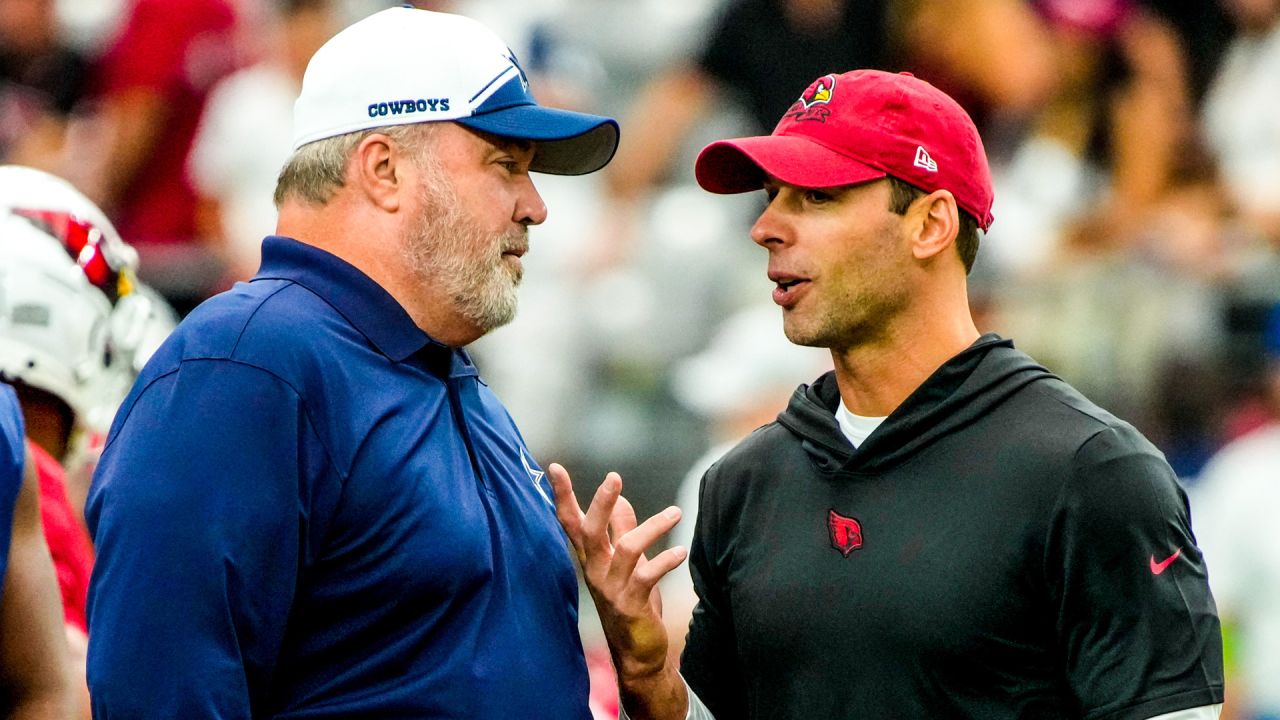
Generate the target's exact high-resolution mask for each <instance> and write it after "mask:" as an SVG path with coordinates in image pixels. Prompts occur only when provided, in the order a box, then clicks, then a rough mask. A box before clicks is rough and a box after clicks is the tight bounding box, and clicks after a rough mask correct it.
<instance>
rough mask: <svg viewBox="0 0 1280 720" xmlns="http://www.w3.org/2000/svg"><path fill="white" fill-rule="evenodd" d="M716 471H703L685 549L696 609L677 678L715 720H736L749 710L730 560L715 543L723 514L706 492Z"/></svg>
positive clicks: (710, 495)
mask: <svg viewBox="0 0 1280 720" xmlns="http://www.w3.org/2000/svg"><path fill="white" fill-rule="evenodd" d="M718 467H719V465H715V466H712V468H711V469H710V470H708V471H707V474H706V475H705V476H704V477H703V479H702V490H701V492H700V493H699V499H698V520H697V523H696V525H695V527H694V536H693V542H692V544H691V546H690V548H689V571H690V573H691V574H692V576H693V587H694V590H695V592H696V593H697V595H698V604H697V605H696V606H695V607H694V609H693V620H692V621H691V622H690V625H689V637H688V641H687V642H686V643H685V647H684V654H683V655H681V658H680V674H681V675H683V676H684V679H685V681H686V682H687V683H688V684H689V687H690V689H692V690H693V691H694V692H695V693H697V695H698V697H699V698H700V699H701V700H702V702H703V703H704V704H705V705H706V707H707V709H708V710H710V711H711V713H712V714H713V715H714V716H715V717H718V718H740V717H747V709H746V697H745V694H744V693H743V691H742V685H741V682H740V681H741V678H742V673H741V671H740V669H739V667H738V653H737V641H736V635H735V633H734V627H733V614H732V609H731V607H730V600H729V590H728V588H729V583H728V578H727V576H726V575H727V573H726V568H727V565H728V557H727V553H725V552H723V551H722V549H721V548H720V547H719V544H718V543H717V537H718V524H719V522H718V521H719V517H720V513H721V508H720V507H719V506H718V504H717V503H716V498H715V493H714V491H712V490H709V489H708V488H709V487H710V488H714V487H715V482H714V475H715V473H716V470H717V468H718Z"/></svg>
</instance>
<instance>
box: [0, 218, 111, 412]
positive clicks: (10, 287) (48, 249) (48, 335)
mask: <svg viewBox="0 0 1280 720" xmlns="http://www.w3.org/2000/svg"><path fill="white" fill-rule="evenodd" d="M110 321H111V302H110V301H109V300H108V299H107V296H106V295H105V294H104V293H103V292H102V291H101V290H99V289H98V288H97V287H95V286H94V285H93V283H91V282H90V281H89V278H88V277H87V276H86V275H85V272H84V270H82V269H81V268H80V266H78V265H77V264H76V262H75V261H73V260H72V259H71V256H70V255H68V254H67V251H66V250H65V249H64V248H63V246H62V243H61V242H59V241H57V240H55V239H54V238H53V237H52V236H50V235H49V234H48V233H47V232H45V231H44V230H43V229H41V228H40V227H38V226H37V225H36V224H34V223H32V221H31V220H29V219H27V218H25V217H23V216H21V215H17V214H14V213H12V212H9V211H5V212H4V213H3V214H0V375H2V376H3V377H4V379H5V380H7V381H20V382H22V383H24V384H26V385H30V386H31V387H34V388H38V389H40V390H44V391H45V392H48V393H51V394H53V395H54V396H56V397H57V398H59V399H61V400H62V401H63V402H65V403H66V404H67V405H68V406H69V407H70V408H71V410H72V412H73V413H74V414H75V417H76V419H77V421H80V422H85V423H86V424H87V423H88V419H89V416H90V415H91V414H92V411H93V408H94V406H95V405H96V404H97V403H98V402H99V398H98V395H99V394H100V393H101V391H102V388H103V386H104V384H105V383H106V382H107V380H108V377H109V368H110V365H111V363H112V361H113V357H112V352H111V347H110V336H109V333H110Z"/></svg>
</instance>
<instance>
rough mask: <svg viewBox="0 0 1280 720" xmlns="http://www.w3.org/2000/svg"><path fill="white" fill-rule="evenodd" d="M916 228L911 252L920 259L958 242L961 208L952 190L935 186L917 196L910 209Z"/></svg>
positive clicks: (933, 254)
mask: <svg viewBox="0 0 1280 720" xmlns="http://www.w3.org/2000/svg"><path fill="white" fill-rule="evenodd" d="M907 219H908V221H909V222H910V226H911V228H912V230H913V233H914V235H913V237H912V238H911V253H912V255H914V256H915V258H916V259H917V260H922V261H928V260H932V259H933V258H935V257H939V255H940V254H941V253H942V252H943V251H944V250H946V249H947V248H950V247H951V246H953V245H955V241H956V235H957V234H959V232H960V208H959V207H958V206H957V205H956V198H955V196H954V195H952V194H951V191H950V190H935V191H933V192H931V193H929V194H928V195H925V196H924V197H921V198H917V199H916V201H915V202H914V203H912V204H911V208H910V209H909V210H908V211H907Z"/></svg>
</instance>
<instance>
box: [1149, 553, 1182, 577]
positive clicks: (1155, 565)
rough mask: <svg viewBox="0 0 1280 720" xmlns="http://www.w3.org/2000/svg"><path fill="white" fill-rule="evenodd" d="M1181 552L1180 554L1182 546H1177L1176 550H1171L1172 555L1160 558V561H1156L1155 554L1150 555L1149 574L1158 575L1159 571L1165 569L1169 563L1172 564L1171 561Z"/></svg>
mask: <svg viewBox="0 0 1280 720" xmlns="http://www.w3.org/2000/svg"><path fill="white" fill-rule="evenodd" d="M1181 554H1182V548H1178V549H1177V550H1174V551H1173V554H1172V555H1170V556H1169V557H1167V558H1165V559H1164V560H1161V561H1160V562H1156V556H1155V555H1152V556H1151V574H1152V575H1159V574H1160V573H1162V572H1164V571H1165V569H1166V568H1168V567H1169V566H1170V565H1172V564H1173V561H1174V560H1177V559H1178V556H1179V555H1181Z"/></svg>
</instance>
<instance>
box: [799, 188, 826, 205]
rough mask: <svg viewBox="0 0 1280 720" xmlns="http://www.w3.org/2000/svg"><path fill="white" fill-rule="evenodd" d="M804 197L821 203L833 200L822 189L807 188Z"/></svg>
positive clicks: (812, 201)
mask: <svg viewBox="0 0 1280 720" xmlns="http://www.w3.org/2000/svg"><path fill="white" fill-rule="evenodd" d="M804 199H805V200H807V201H809V202H811V203H815V204H821V203H824V202H829V201H830V200H831V196H830V195H829V194H827V193H824V192H822V191H821V190H805V191H804Z"/></svg>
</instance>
